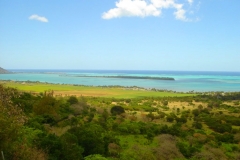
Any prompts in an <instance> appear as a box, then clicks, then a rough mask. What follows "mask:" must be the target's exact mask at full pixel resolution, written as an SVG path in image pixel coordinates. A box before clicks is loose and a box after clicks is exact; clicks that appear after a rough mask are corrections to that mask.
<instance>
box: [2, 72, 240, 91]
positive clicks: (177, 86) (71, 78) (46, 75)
mask: <svg viewBox="0 0 240 160" xmlns="http://www.w3.org/2000/svg"><path fill="white" fill-rule="evenodd" d="M10 71H13V72H14V74H0V79H1V80H15V81H27V80H30V81H40V82H49V83H61V84H81V85H91V86H103V85H121V86H139V87H144V88H157V89H166V90H174V91H184V92H187V91H193V90H194V91H200V92H203V91H204V92H206V91H240V72H209V71H208V72H204V71H140V70H138V71H132V70H127V71H126V70H17V69H15V70H14V69H13V70H10ZM77 76H148V77H172V78H174V79H175V81H168V80H153V79H122V78H104V77H97V78H96V77H77Z"/></svg>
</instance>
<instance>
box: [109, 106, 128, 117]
mask: <svg viewBox="0 0 240 160" xmlns="http://www.w3.org/2000/svg"><path fill="white" fill-rule="evenodd" d="M111 113H112V115H114V116H115V115H119V114H122V113H125V110H124V108H123V107H122V106H113V107H112V108H111Z"/></svg>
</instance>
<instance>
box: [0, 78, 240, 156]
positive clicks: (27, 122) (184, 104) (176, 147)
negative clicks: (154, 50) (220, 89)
mask: <svg viewBox="0 0 240 160" xmlns="http://www.w3.org/2000/svg"><path fill="white" fill-rule="evenodd" d="M11 85H12V87H14V88H16V86H18V87H17V88H18V89H14V88H9V87H7V86H11ZM13 85H15V86H13ZM32 85H33V87H32V88H31V89H33V90H32V91H34V93H33V92H32V93H30V92H29V90H27V91H28V92H25V91H26V90H25V91H24V87H26V86H27V87H28V86H29V87H31V85H29V84H27V85H26V84H19V83H12V82H5V84H3V85H2V84H0V124H1V125H0V151H2V153H3V154H4V156H5V159H25V160H28V159H31V160H32V159H36V160H38V159H39V160H44V159H50V160H55V159H64V160H65V159H66V160H72V159H74V160H75V159H76V160H77V159H79V160H115V159H116V160H142V159H144V160H162V159H164V160H165V159H191V160H196V159H202V160H208V159H229V160H231V159H239V158H240V146H239V144H240V127H239V126H240V121H239V117H240V114H239V113H240V106H239V100H240V93H239V92H236V93H224V94H220V93H211V94H200V95H196V94H183V95H182V96H176V95H180V93H171V92H156V91H139V90H124V89H123V88H113V87H112V88H107V87H103V88H101V87H86V86H70V85H52V84H51V85H50V84H40V83H36V84H35V83H34V84H32ZM40 86H45V89H46V90H45V91H44V90H43V89H41V91H38V92H36V90H37V88H40ZM21 87H22V88H21ZM34 87H35V88H34ZM51 87H52V88H51ZM53 88H55V89H60V90H61V91H63V88H65V90H67V91H70V89H74V90H72V92H74V91H76V90H77V89H79V91H82V90H84V89H85V92H86V91H89V90H93V91H94V89H96V92H98V90H99V91H100V90H101V91H103V90H104V91H106V92H107V91H108V92H111V93H115V94H116V92H118V93H119V92H120V91H123V92H121V94H123V93H126V94H127V93H129V94H128V95H121V94H117V95H118V96H116V97H115V96H113V95H114V94H111V96H93V95H92V96H89V95H88V96H81V94H79V95H78V94H70V92H69V94H68V95H65V96H59V95H58V94H56V91H57V90H54V91H53V90H49V89H53ZM25 89H26V88H25ZM28 89H29V88H28ZM34 89H35V90H34ZM81 89H82V90H81ZM144 92H145V93H144ZM92 93H93V92H92ZM130 93H131V94H130ZM137 93H138V94H137ZM139 94H140V95H141V94H142V95H149V96H142V95H141V96H139ZM164 94H165V96H164ZM168 94H169V95H172V96H169V95H168ZM129 95H131V96H129ZM152 95H155V96H152ZM157 95H158V96H157ZM123 97H125V98H123Z"/></svg>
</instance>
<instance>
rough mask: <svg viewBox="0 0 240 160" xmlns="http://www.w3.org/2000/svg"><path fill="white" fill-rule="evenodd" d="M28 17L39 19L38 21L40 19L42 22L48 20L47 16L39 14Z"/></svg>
mask: <svg viewBox="0 0 240 160" xmlns="http://www.w3.org/2000/svg"><path fill="white" fill-rule="evenodd" d="M28 19H30V20H37V21H40V22H48V19H47V18H45V17H42V16H39V15H37V14H33V15H31V16H30V17H29V18H28Z"/></svg>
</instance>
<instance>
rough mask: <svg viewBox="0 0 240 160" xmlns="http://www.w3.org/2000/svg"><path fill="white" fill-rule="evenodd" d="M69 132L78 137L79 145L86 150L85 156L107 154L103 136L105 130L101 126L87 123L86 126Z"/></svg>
mask: <svg viewBox="0 0 240 160" xmlns="http://www.w3.org/2000/svg"><path fill="white" fill-rule="evenodd" d="M69 132H70V133H71V134H73V135H75V136H76V137H77V139H78V145H80V146H82V147H83V148H84V152H83V155H84V156H88V155H91V154H104V153H105V143H104V140H103V136H102V134H103V133H104V129H103V128H102V127H101V126H100V125H97V124H93V123H87V124H85V125H84V126H81V127H75V128H72V129H70V130H69Z"/></svg>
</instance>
